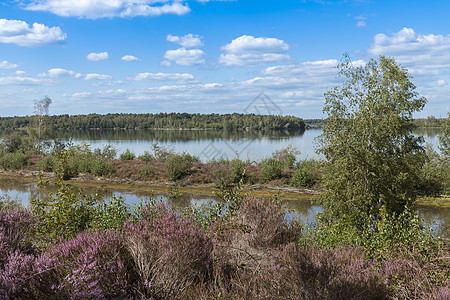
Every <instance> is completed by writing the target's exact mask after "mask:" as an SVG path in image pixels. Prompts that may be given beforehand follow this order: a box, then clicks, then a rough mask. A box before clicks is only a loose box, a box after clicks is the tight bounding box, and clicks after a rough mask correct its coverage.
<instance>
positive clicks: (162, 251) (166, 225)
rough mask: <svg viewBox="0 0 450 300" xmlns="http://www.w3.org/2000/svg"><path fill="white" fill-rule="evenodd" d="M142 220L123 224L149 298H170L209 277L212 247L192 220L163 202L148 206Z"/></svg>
mask: <svg viewBox="0 0 450 300" xmlns="http://www.w3.org/2000/svg"><path fill="white" fill-rule="evenodd" d="M140 214H141V220H140V221H139V222H137V223H131V222H129V223H127V224H126V237H127V242H128V245H129V250H130V253H131V255H132V258H133V262H134V265H135V266H136V268H137V270H138V273H139V275H140V278H141V279H140V280H141V282H142V283H143V286H144V288H143V291H142V292H143V294H144V295H145V296H147V297H146V298H150V299H153V298H155V299H173V298H176V297H177V296H179V295H181V294H182V293H183V292H185V291H186V289H188V288H189V287H191V286H193V285H194V284H201V282H203V280H205V279H206V278H207V277H208V275H209V270H210V267H211V264H212V262H213V260H212V250H213V245H212V241H211V239H210V238H209V237H208V236H207V235H206V234H205V232H204V231H203V229H201V228H200V227H198V226H197V225H196V224H195V221H194V219H193V218H192V217H183V216H179V215H178V214H177V213H176V212H174V211H172V210H171V209H170V208H168V207H167V206H166V205H165V204H164V203H158V204H156V205H147V206H146V207H144V208H143V209H142V210H141V212H140Z"/></svg>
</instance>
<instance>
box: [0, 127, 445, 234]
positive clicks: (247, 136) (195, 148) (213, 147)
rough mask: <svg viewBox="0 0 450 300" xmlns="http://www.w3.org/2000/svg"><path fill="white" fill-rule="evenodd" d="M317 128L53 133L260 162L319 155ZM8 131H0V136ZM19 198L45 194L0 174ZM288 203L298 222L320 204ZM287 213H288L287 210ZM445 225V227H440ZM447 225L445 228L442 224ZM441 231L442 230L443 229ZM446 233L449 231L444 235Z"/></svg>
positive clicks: (2, 189) (2, 186) (199, 199)
mask: <svg viewBox="0 0 450 300" xmlns="http://www.w3.org/2000/svg"><path fill="white" fill-rule="evenodd" d="M320 133H321V130H320V129H312V130H306V131H303V132H301V131H268V132H254V131H241V132H227V131H194V130H137V131H135V130H113V131H92V130H86V131H72V132H69V131H61V132H57V136H56V137H57V138H59V139H61V140H62V141H64V142H67V141H69V140H70V139H72V141H73V142H74V143H76V144H79V143H87V144H89V145H90V146H91V149H95V148H102V147H103V146H105V145H112V146H114V147H115V148H117V149H118V152H119V153H122V152H125V151H126V150H127V149H130V150H131V151H133V152H134V153H135V154H137V155H139V154H142V153H143V152H144V151H151V150H152V144H155V143H158V145H159V146H161V147H166V148H169V149H172V150H173V151H175V152H185V151H186V152H188V153H190V154H193V155H198V156H199V157H200V159H201V160H202V161H208V160H210V159H212V158H216V159H219V158H220V157H223V158H228V159H232V158H233V157H235V156H236V154H238V155H239V157H240V158H241V159H249V160H251V161H260V160H261V159H263V158H265V157H268V156H270V155H271V154H272V153H273V152H274V151H276V150H279V149H282V148H285V147H287V146H289V145H292V146H294V147H296V148H297V149H299V150H300V151H301V158H302V159H304V158H318V155H317V154H316V153H315V147H314V139H315V138H316V137H317V136H319V135H320ZM6 134H8V133H7V132H0V138H1V137H2V136H5V135H6ZM414 134H416V135H422V136H423V137H424V139H425V141H426V142H427V143H430V144H431V145H432V147H433V148H434V149H437V145H438V134H439V130H436V129H428V130H424V129H417V130H416V131H415V132H414ZM96 192H100V193H103V196H104V197H105V198H111V197H112V195H115V196H123V197H124V198H125V199H126V202H127V203H128V204H131V205H132V204H137V203H139V202H140V199H141V198H146V197H147V198H148V197H150V196H151V195H150V194H149V193H137V192H123V191H121V192H118V191H111V190H102V191H96ZM2 195H3V196H9V197H11V198H17V199H21V200H22V202H23V203H24V204H26V203H29V199H32V198H33V197H45V195H46V192H43V191H41V190H39V189H38V188H37V187H36V185H35V183H30V182H17V181H11V180H5V179H0V196H2ZM156 197H159V198H160V199H161V200H164V201H167V202H168V203H169V204H170V205H171V206H173V207H175V208H178V209H182V208H183V207H186V206H189V205H195V204H201V203H205V202H207V201H210V200H215V199H214V197H213V196H195V195H184V196H182V197H179V198H177V199H175V200H173V199H166V198H165V197H164V196H161V195H156ZM287 204H288V207H289V208H292V209H296V211H297V214H299V215H300V217H301V218H302V220H303V221H306V222H314V217H315V215H316V214H317V213H319V212H320V211H321V208H320V207H318V206H314V205H312V204H311V202H310V201H309V200H296V201H287ZM419 212H420V214H421V216H422V217H423V218H424V219H425V220H426V221H428V222H432V223H433V222H434V223H437V224H440V225H445V226H449V225H450V209H420V210H419ZM291 216H292V215H291ZM445 226H444V227H445ZM447 230H448V229H447ZM444 234H445V233H444ZM445 235H447V236H450V235H449V234H445Z"/></svg>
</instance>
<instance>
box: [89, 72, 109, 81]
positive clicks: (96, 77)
mask: <svg viewBox="0 0 450 300" xmlns="http://www.w3.org/2000/svg"><path fill="white" fill-rule="evenodd" d="M111 79H112V76H111V75H103V74H97V73H90V74H86V76H84V80H111Z"/></svg>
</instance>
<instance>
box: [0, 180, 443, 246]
mask: <svg viewBox="0 0 450 300" xmlns="http://www.w3.org/2000/svg"><path fill="white" fill-rule="evenodd" d="M83 190H84V192H87V193H89V194H95V193H97V194H99V195H100V196H101V197H102V198H103V199H105V200H108V199H111V198H112V196H115V197H123V198H124V199H125V202H126V203H127V204H129V205H135V204H139V203H140V202H141V200H143V199H144V200H145V199H149V198H156V199H159V200H161V201H164V202H167V203H168V204H169V205H170V206H171V207H173V208H175V209H177V210H180V211H181V210H183V209H185V208H186V207H189V206H193V205H202V204H206V203H208V202H210V201H212V202H216V201H217V198H216V197H215V196H213V195H211V196H208V195H192V194H183V195H181V196H180V197H177V198H176V199H168V198H167V197H166V196H165V195H162V194H152V193H151V192H139V191H115V190H109V189H92V188H86V189H83ZM0 197H9V198H11V199H16V200H19V201H21V202H22V204H24V205H28V204H29V203H30V200H32V199H45V197H47V191H44V190H42V189H39V188H38V187H37V186H36V183H34V182H27V181H17V180H10V179H1V180H0ZM285 203H286V204H287V207H288V209H289V210H295V211H293V212H288V214H287V218H288V219H294V218H295V219H296V218H300V220H301V221H303V222H305V223H308V224H310V225H313V224H314V223H315V217H316V215H317V214H318V213H320V212H322V208H321V207H320V206H317V205H314V204H312V203H311V201H310V200H309V199H301V200H286V201H285ZM418 212H419V215H420V216H421V218H423V219H424V220H425V221H426V222H427V223H430V224H432V225H433V227H434V228H437V229H438V234H439V235H441V236H446V237H449V238H450V208H420V209H419V210H418Z"/></svg>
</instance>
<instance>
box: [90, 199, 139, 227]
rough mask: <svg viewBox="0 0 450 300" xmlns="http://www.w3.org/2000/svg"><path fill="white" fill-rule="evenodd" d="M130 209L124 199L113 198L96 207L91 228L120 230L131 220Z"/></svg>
mask: <svg viewBox="0 0 450 300" xmlns="http://www.w3.org/2000/svg"><path fill="white" fill-rule="evenodd" d="M131 216H132V213H131V210H130V207H129V206H128V205H127V204H126V203H125V200H124V199H123V198H122V197H115V196H112V198H111V200H109V201H103V202H100V203H98V204H97V206H95V208H94V211H93V216H92V223H91V226H92V227H93V228H97V229H103V230H108V229H119V228H122V227H123V224H124V223H125V222H126V221H127V220H128V219H129V218H131Z"/></svg>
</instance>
